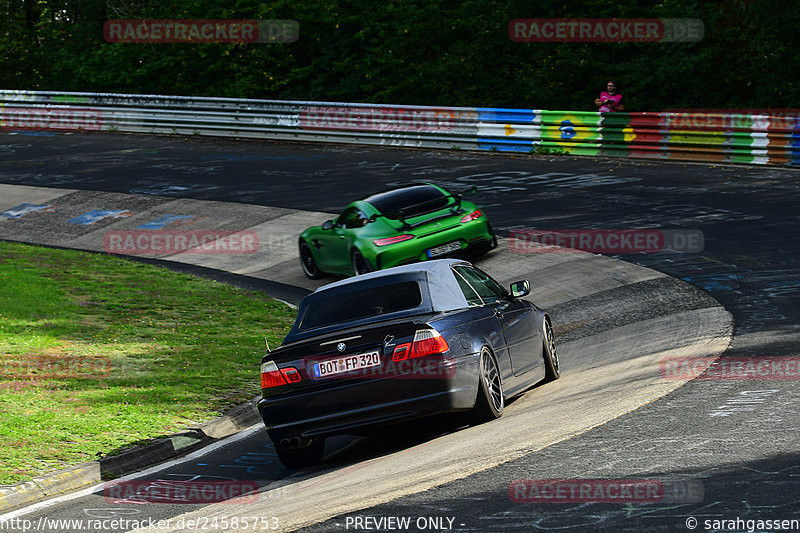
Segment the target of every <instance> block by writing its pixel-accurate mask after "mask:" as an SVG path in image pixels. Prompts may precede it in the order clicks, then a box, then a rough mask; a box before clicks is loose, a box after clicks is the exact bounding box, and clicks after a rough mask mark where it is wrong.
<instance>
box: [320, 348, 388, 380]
mask: <svg viewBox="0 0 800 533" xmlns="http://www.w3.org/2000/svg"><path fill="white" fill-rule="evenodd" d="M380 364H381V356H380V354H379V352H378V350H375V351H372V352H367V353H360V354H357V355H343V356H341V357H333V358H331V359H326V360H324V361H319V362H317V363H314V365H313V366H312V369H313V371H314V377H315V378H324V377H328V376H334V375H336V374H344V373H345V372H352V371H353V370H363V369H365V368H370V367H373V366H378V365H380Z"/></svg>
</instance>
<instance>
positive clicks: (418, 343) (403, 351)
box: [392, 329, 450, 361]
mask: <svg viewBox="0 0 800 533" xmlns="http://www.w3.org/2000/svg"><path fill="white" fill-rule="evenodd" d="M449 349H450V346H448V345H447V341H446V340H444V337H442V334H441V333H439V332H438V331H436V330H435V329H420V330H417V332H416V333H415V334H414V341H413V342H407V343H405V344H400V345H398V346H397V347H395V349H394V352H393V353H392V361H403V360H405V359H413V358H415V357H424V356H426V355H433V354H437V353H444V352H446V351H447V350H449Z"/></svg>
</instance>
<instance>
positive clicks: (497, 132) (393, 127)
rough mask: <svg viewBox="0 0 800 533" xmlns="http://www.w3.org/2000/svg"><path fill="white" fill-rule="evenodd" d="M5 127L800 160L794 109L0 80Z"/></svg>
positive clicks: (799, 117)
mask: <svg viewBox="0 0 800 533" xmlns="http://www.w3.org/2000/svg"><path fill="white" fill-rule="evenodd" d="M632 31H633V30H632ZM0 130H8V131H16V130H47V131H54V132H70V131H109V132H116V131H119V132H127V133H150V134H164V133H167V134H189V135H206V136H216V137H220V136H229V137H238V138H251V139H266V140H269V139H272V140H294V141H307V142H334V143H354V144H368V145H387V146H405V147H414V148H437V149H461V150H489V151H501V152H517V153H527V154H570V155H587V156H598V155H600V156H608V157H633V158H657V159H673V160H683V161H709V162H712V161H713V162H717V163H744V164H756V165H791V166H797V165H800V110H796V109H735V110H725V109H667V110H664V111H661V112H647V113H600V112H596V111H566V110H565V111H559V110H543V109H508V108H490V107H479V108H467V107H432V106H404V105H377V104H365V103H358V104H353V103H347V102H305V101H284V100H253V99H236V98H209V97H187V96H161V95H131V94H115V93H64V92H56V91H3V90H0Z"/></svg>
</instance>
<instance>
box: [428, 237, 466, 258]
mask: <svg viewBox="0 0 800 533" xmlns="http://www.w3.org/2000/svg"><path fill="white" fill-rule="evenodd" d="M460 249H461V243H460V242H459V241H453V242H448V243H447V244H443V245H441V246H437V247H435V248H431V249H429V250H428V251H427V252H426V253H427V254H428V258H432V257H437V256H440V255H444V254H449V253H450V252H455V251H458V250H460Z"/></svg>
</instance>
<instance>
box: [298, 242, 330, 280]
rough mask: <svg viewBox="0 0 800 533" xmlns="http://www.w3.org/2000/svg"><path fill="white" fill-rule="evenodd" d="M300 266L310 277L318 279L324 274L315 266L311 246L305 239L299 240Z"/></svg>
mask: <svg viewBox="0 0 800 533" xmlns="http://www.w3.org/2000/svg"><path fill="white" fill-rule="evenodd" d="M300 266H302V267H303V273H304V274H305V275H306V276H308V277H309V278H311V279H319V278H321V277H323V276H324V275H325V273H324V272H322V271H321V270H320V269H319V267H318V266H317V262H316V261H315V260H314V255H313V254H312V253H311V247H310V246H309V245H308V243H306V242H305V241H300Z"/></svg>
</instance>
